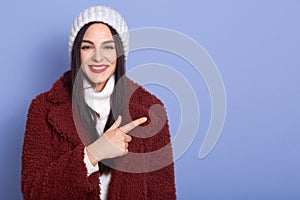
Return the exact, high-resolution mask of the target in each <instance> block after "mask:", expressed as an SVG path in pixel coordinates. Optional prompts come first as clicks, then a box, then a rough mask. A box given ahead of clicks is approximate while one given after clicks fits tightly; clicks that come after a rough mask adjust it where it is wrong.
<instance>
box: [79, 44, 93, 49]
mask: <svg viewBox="0 0 300 200" xmlns="http://www.w3.org/2000/svg"><path fill="white" fill-rule="evenodd" d="M92 48H93V47H92V46H90V45H83V46H81V49H82V50H89V49H92Z"/></svg>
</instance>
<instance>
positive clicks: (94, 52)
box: [80, 23, 117, 92]
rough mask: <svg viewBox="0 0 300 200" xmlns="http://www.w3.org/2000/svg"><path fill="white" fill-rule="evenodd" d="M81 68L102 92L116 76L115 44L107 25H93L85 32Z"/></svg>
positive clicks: (95, 89)
mask: <svg viewBox="0 0 300 200" xmlns="http://www.w3.org/2000/svg"><path fill="white" fill-rule="evenodd" d="M80 58H81V67H82V70H83V73H84V74H85V75H86V76H87V78H88V79H89V80H90V81H91V82H92V83H94V84H95V87H94V91H95V92H100V91H102V89H103V88H104V86H105V84H106V82H107V80H108V79H109V78H110V77H111V76H112V75H113V74H114V72H115V70H116V65H117V52H116V47H115V42H114V39H113V36H112V34H111V31H110V29H109V28H108V26H107V25H105V24H101V23H96V24H92V25H91V26H90V27H89V28H88V29H87V30H86V32H85V34H84V36H83V39H82V42H81V47H80Z"/></svg>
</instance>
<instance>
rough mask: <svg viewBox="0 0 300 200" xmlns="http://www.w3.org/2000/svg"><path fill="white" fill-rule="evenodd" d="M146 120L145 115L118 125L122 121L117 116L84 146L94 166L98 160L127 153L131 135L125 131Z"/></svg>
mask: <svg viewBox="0 0 300 200" xmlns="http://www.w3.org/2000/svg"><path fill="white" fill-rule="evenodd" d="M146 121H147V118H146V117H141V118H139V119H137V120H134V121H132V122H130V123H128V124H126V125H124V126H122V127H119V126H120V124H121V122H122V117H121V116H119V117H118V118H117V120H116V121H115V123H114V124H113V125H112V126H111V127H110V128H109V129H108V130H107V131H106V132H105V133H103V135H102V136H100V137H99V138H98V139H97V140H96V141H95V142H93V143H92V144H90V145H89V146H88V147H87V148H86V149H87V155H88V157H89V159H90V161H91V163H92V164H93V165H94V166H95V165H96V164H97V163H98V162H99V161H100V160H103V159H107V158H114V157H119V156H123V155H125V154H127V153H128V143H129V142H130V141H131V136H130V135H127V133H128V132H129V131H131V130H132V129H134V128H135V127H137V126H139V125H141V124H143V123H145V122H146Z"/></svg>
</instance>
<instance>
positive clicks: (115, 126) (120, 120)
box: [107, 115, 122, 131]
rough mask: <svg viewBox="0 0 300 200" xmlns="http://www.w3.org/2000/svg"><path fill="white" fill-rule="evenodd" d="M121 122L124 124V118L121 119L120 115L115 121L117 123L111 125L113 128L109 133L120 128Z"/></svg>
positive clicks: (110, 128)
mask: <svg viewBox="0 0 300 200" xmlns="http://www.w3.org/2000/svg"><path fill="white" fill-rule="evenodd" d="M121 122H122V117H121V115H119V116H118V118H117V120H116V121H115V123H113V125H111V127H109V129H108V130H107V131H111V130H114V129H116V128H119V126H120V124H121Z"/></svg>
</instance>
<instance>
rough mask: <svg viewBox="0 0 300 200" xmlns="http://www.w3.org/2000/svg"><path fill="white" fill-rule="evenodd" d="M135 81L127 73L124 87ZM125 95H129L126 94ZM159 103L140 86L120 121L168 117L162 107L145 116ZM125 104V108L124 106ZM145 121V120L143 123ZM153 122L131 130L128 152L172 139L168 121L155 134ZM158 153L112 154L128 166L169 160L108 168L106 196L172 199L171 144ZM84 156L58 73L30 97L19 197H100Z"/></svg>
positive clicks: (148, 149)
mask: <svg viewBox="0 0 300 200" xmlns="http://www.w3.org/2000/svg"><path fill="white" fill-rule="evenodd" d="M136 87H138V85H137V84H135V83H133V82H132V81H130V80H129V79H127V83H126V88H127V91H129V92H128V93H130V92H133V91H134V89H135V88H136ZM126 98H128V97H126ZM155 104H159V105H162V103H161V101H159V100H158V99H157V98H156V97H155V96H154V95H152V94H150V93H149V92H147V91H146V90H144V89H143V88H142V87H139V88H138V89H137V90H136V91H135V92H134V93H133V95H132V96H131V98H130V103H129V112H127V113H123V115H122V117H123V121H122V124H125V123H127V122H129V121H130V117H129V115H131V119H133V120H134V119H137V118H139V117H143V116H147V117H148V121H147V122H146V123H147V124H148V125H151V124H152V125H153V124H154V125H155V123H156V122H159V120H160V119H161V118H164V117H166V113H165V110H164V109H163V111H161V112H156V114H154V115H151V116H149V108H150V107H151V106H152V105H155ZM125 110H126V109H125ZM147 124H145V126H147ZM151 130H152V129H151V127H149V128H147V129H145V131H140V132H137V131H136V130H133V131H131V132H130V133H132V134H133V135H139V136H141V137H144V138H140V137H134V136H133V137H132V138H133V139H132V141H131V142H130V144H129V151H130V152H139V153H141V152H144V153H146V152H153V151H155V150H158V149H161V148H162V147H164V146H166V145H167V144H168V143H169V142H170V133H169V128H168V124H167V122H166V123H164V125H163V128H162V129H161V130H160V131H159V132H158V133H157V134H155V135H153V136H151V137H148V136H149V135H150V134H151ZM166 149H167V150H166V151H164V153H162V154H158V155H155V156H153V155H152V156H148V157H147V156H145V158H144V159H140V158H139V160H138V161H137V162H138V165H136V164H134V165H133V166H130V163H126V161H128V160H127V159H126V156H127V155H126V156H122V157H119V158H116V159H115V163H116V165H118V164H124V163H125V164H126V165H129V167H134V168H143V167H146V168H147V167H148V168H149V167H151V164H154V163H160V162H162V163H163V162H165V161H166V160H171V164H169V165H168V166H166V167H163V168H161V169H158V170H156V171H152V172H147V173H128V172H122V171H119V170H116V169H112V171H111V174H112V177H111V181H110V184H109V188H108V199H109V200H111V199H114V200H117V199H118V200H121V199H122V200H123V199H124V200H131V199H132V200H141V199H153V200H154V199H155V200H159V199H163V200H172V199H176V194H175V193H176V192H175V181H174V164H173V162H172V150H171V146H169V147H168V148H166ZM83 159H84V145H83V143H82V142H81V140H80V138H79V136H78V134H77V131H76V128H75V125H74V121H73V115H72V100H71V94H70V92H69V90H68V88H67V87H66V86H65V85H64V82H63V81H62V78H60V79H59V80H58V81H56V82H55V83H54V85H53V87H52V88H51V89H50V90H49V91H48V92H45V93H42V94H40V95H38V96H37V97H36V98H35V99H34V100H33V101H32V103H31V105H30V108H29V111H28V117H27V123H26V131H25V137H24V144H23V152H22V177H21V189H22V194H23V198H24V199H25V200H27V199H39V200H43V199H55V200H59V199H63V200H65V199H81V200H84V199H99V198H100V197H99V196H100V192H101V191H100V188H99V172H95V173H93V174H91V175H90V176H89V177H88V176H87V169H86V166H85V163H84V162H83ZM141 170H142V169H141Z"/></svg>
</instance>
